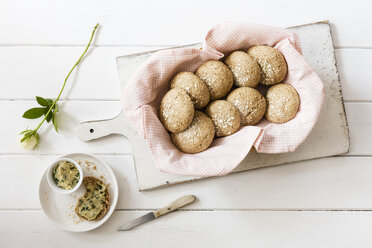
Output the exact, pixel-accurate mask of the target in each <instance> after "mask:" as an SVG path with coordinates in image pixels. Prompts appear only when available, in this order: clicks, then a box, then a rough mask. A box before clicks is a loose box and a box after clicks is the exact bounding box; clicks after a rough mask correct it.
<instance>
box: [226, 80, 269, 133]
mask: <svg viewBox="0 0 372 248" xmlns="http://www.w3.org/2000/svg"><path fill="white" fill-rule="evenodd" d="M226 100H227V101H229V102H231V103H232V104H233V105H234V106H235V107H236V108H237V109H238V110H239V112H240V116H241V119H242V125H243V126H251V125H256V124H257V123H258V122H259V121H260V120H261V119H262V117H263V116H264V114H265V111H266V101H265V98H264V97H263V96H262V95H261V94H260V93H259V92H258V91H257V90H255V89H253V88H251V87H240V88H237V89H235V90H233V91H232V92H231V93H230V94H229V95H228V96H227V99H226Z"/></svg>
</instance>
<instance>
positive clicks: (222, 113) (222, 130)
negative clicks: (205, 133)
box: [205, 100, 241, 137]
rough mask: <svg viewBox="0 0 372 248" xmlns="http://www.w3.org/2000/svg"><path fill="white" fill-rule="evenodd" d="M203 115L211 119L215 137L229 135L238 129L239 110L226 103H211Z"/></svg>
mask: <svg viewBox="0 0 372 248" xmlns="http://www.w3.org/2000/svg"><path fill="white" fill-rule="evenodd" d="M205 113H206V114H207V115H208V117H209V118H211V119H212V121H213V125H214V127H215V129H216V136H217V137H222V136H228V135H231V134H233V133H235V132H236V131H238V130H239V128H240V121H241V119H240V113H239V110H238V109H237V108H236V107H235V106H234V105H233V104H232V103H230V102H228V101H225V100H216V101H214V102H211V103H210V104H209V105H208V107H207V108H206V109H205Z"/></svg>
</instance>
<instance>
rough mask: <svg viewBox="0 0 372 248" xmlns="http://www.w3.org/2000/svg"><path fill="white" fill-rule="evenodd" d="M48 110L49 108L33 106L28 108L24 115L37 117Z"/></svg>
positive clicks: (32, 117)
mask: <svg viewBox="0 0 372 248" xmlns="http://www.w3.org/2000/svg"><path fill="white" fill-rule="evenodd" d="M47 111H48V109H47V108H31V109H29V110H27V111H26V112H25V113H24V114H23V115H22V117H23V118H26V119H36V118H39V117H40V116H42V115H43V114H45V113H46V112H47Z"/></svg>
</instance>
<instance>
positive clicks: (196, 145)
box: [171, 111, 214, 153]
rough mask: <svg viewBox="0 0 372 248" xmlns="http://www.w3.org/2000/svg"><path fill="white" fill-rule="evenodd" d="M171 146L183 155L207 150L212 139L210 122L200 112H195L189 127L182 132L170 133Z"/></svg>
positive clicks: (211, 123)
mask: <svg viewBox="0 0 372 248" xmlns="http://www.w3.org/2000/svg"><path fill="white" fill-rule="evenodd" d="M171 138H172V141H173V144H174V145H175V146H176V147H177V148H178V149H180V150H181V151H183V152H185V153H198V152H202V151H204V150H205V149H207V148H208V147H209V146H210V145H211V144H212V141H213V138H214V126H213V122H212V120H211V119H210V118H209V117H208V116H206V115H205V114H203V113H202V112H200V111H195V116H194V119H193V121H192V123H191V125H190V126H189V127H188V128H187V129H186V130H185V131H183V132H180V133H176V134H174V133H172V134H171Z"/></svg>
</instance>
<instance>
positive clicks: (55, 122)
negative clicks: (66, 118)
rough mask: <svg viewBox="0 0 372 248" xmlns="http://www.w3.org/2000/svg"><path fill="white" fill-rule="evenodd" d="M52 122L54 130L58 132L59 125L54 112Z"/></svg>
mask: <svg viewBox="0 0 372 248" xmlns="http://www.w3.org/2000/svg"><path fill="white" fill-rule="evenodd" d="M52 122H53V126H54V130H56V132H57V133H58V126H57V120H56V117H55V114H53V116H52Z"/></svg>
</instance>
